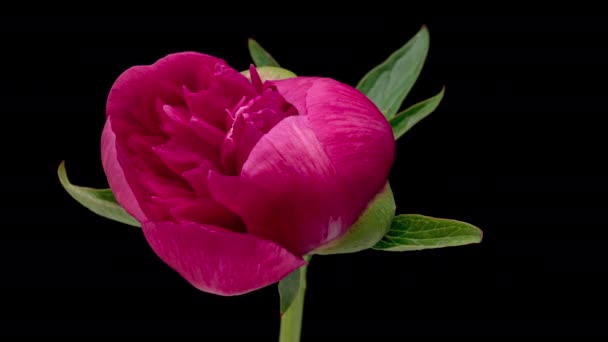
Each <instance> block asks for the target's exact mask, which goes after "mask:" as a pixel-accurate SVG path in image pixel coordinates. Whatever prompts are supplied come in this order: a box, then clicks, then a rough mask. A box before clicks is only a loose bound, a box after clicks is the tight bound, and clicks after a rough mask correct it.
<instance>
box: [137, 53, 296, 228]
mask: <svg viewBox="0 0 608 342" xmlns="http://www.w3.org/2000/svg"><path fill="white" fill-rule="evenodd" d="M251 79H252V81H251V82H250V81H249V80H247V79H246V78H245V77H244V76H243V75H241V74H240V73H238V72H237V71H235V70H234V69H230V68H227V67H225V66H223V65H220V64H218V66H216V68H215V71H214V73H213V74H212V75H210V77H209V82H208V83H207V84H205V85H204V86H203V87H201V88H203V89H192V90H193V91H191V89H189V88H187V87H186V86H183V87H181V94H178V95H179V96H175V92H173V94H174V95H173V96H167V95H165V94H163V95H164V96H163V97H161V96H158V97H157V98H156V99H155V103H154V105H153V108H150V110H151V112H152V113H154V114H156V115H154V117H152V118H150V117H148V118H144V119H140V120H137V121H139V122H138V125H137V126H138V127H137V128H134V129H132V130H129V132H128V134H126V135H127V137H126V147H127V148H126V152H127V154H129V155H130V156H131V158H129V159H131V160H133V161H134V165H132V166H133V169H134V170H136V172H135V175H136V177H137V178H138V182H140V183H141V184H142V189H141V190H142V191H141V192H140V193H139V194H138V195H139V196H138V197H139V198H148V199H149V200H147V201H144V202H145V204H144V205H143V206H142V209H143V210H144V211H145V212H146V214H147V215H148V216H149V217H151V218H154V219H155V220H169V221H174V222H182V221H192V222H197V223H207V224H214V225H218V226H223V227H226V228H231V229H234V230H240V231H242V230H244V225H243V223H242V222H241V220H240V218H239V217H238V216H236V215H234V214H233V213H231V212H230V211H229V210H228V209H226V208H224V207H223V206H221V205H220V204H218V203H216V202H215V201H214V200H213V199H212V198H211V196H210V194H209V190H208V187H207V175H208V173H209V171H210V170H212V171H214V172H219V173H222V174H225V175H238V174H240V172H241V169H242V167H243V165H244V164H245V163H246V162H247V158H248V156H249V154H250V152H251V150H252V149H253V148H254V147H255V145H256V144H257V142H258V141H259V140H260V139H261V138H262V137H263V136H264V134H266V133H268V132H269V131H270V130H271V129H272V128H273V127H274V126H275V125H276V124H277V123H279V122H280V121H281V120H283V119H284V118H286V117H288V116H290V115H297V111H296V109H295V108H294V107H293V106H291V105H290V104H289V103H287V102H286V101H285V100H284V99H283V97H282V96H281V95H280V94H279V93H278V92H277V91H276V89H274V88H273V86H272V85H270V84H268V83H266V84H263V83H262V81H261V80H260V78H259V75H258V74H257V72H256V71H255V69H253V68H252V70H251ZM154 122H155V124H151V123H154ZM125 124H126V123H125ZM129 125H131V123H129Z"/></svg>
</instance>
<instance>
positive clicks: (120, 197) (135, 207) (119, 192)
mask: <svg viewBox="0 0 608 342" xmlns="http://www.w3.org/2000/svg"><path fill="white" fill-rule="evenodd" d="M101 161H102V164H103V169H104V172H105V174H106V177H107V178H108V183H109V184H110V189H111V190H112V193H113V194H114V197H116V200H117V201H118V203H119V204H120V205H121V206H122V207H123V208H125V210H126V211H127V212H128V213H129V214H131V216H133V217H135V218H136V219H137V220H138V221H139V222H140V223H141V222H145V221H147V218H146V215H144V213H143V211H142V210H141V208H140V206H139V204H138V203H137V200H136V199H135V195H133V191H132V190H131V187H130V186H129V184H128V183H127V179H126V178H125V173H124V171H123V169H122V167H121V165H120V163H119V162H118V158H117V153H116V135H115V134H114V132H113V131H112V123H111V121H110V118H108V119H107V120H106V124H105V126H104V128H103V133H102V135H101Z"/></svg>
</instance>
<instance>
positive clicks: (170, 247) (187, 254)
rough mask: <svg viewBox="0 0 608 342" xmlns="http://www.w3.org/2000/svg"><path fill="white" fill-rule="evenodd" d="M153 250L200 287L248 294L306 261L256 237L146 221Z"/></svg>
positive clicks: (194, 284)
mask: <svg viewBox="0 0 608 342" xmlns="http://www.w3.org/2000/svg"><path fill="white" fill-rule="evenodd" d="M143 231H144V235H145V236H146V239H147V240H148V243H149V244H150V246H151V247H152V249H153V250H154V252H155V253H156V254H157V255H158V256H159V257H160V258H161V259H162V260H163V261H164V262H165V263H167V264H168V265H169V266H171V267H172V268H173V269H174V270H175V271H177V272H178V273H179V274H181V275H182V277H184V278H185V279H186V280H187V281H188V282H190V283H191V284H192V285H193V286H194V287H196V288H197V289H199V290H201V291H205V292H209V293H214V294H218V295H224V296H232V295H239V294H244V293H247V292H250V291H253V290H257V289H259V288H262V287H265V286H267V285H270V284H272V283H275V282H278V281H279V280H281V279H283V278H284V277H285V276H287V275H288V274H289V273H290V272H291V271H293V270H295V269H297V268H298V267H300V266H302V265H304V264H305V261H304V260H302V259H300V258H298V257H296V256H294V255H293V254H291V253H289V252H288V251H287V250H285V249H283V248H281V247H280V246H278V245H277V244H275V243H273V242H270V241H266V240H262V239H259V238H256V237H254V236H252V235H248V234H241V233H236V232H232V231H228V230H225V229H222V228H219V227H214V226H203V225H200V224H196V223H182V224H176V223H170V222H161V223H152V222H149V223H146V224H144V225H143Z"/></svg>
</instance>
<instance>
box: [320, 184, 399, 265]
mask: <svg viewBox="0 0 608 342" xmlns="http://www.w3.org/2000/svg"><path fill="white" fill-rule="evenodd" d="M394 216H395V199H394V198H393V191H392V190H391V186H390V184H389V183H388V182H386V185H385V186H384V189H383V190H382V192H380V193H379V194H378V195H376V197H375V198H374V199H373V200H372V201H371V203H370V204H369V205H368V206H367V209H365V211H364V212H363V214H361V216H360V217H359V218H358V219H357V221H356V222H355V223H354V224H353V225H352V227H351V228H350V229H349V230H348V231H347V232H346V233H345V234H344V235H343V236H341V237H340V238H339V239H337V240H334V241H331V242H329V243H328V244H326V245H323V246H321V247H320V248H317V249H316V250H314V251H313V252H311V254H321V255H329V254H344V253H355V252H359V251H362V250H364V249H369V248H371V247H373V246H374V245H375V244H376V243H377V242H378V241H379V240H380V239H382V237H383V236H384V235H385V234H386V233H387V232H388V230H389V229H390V228H391V222H392V220H393V217H394Z"/></svg>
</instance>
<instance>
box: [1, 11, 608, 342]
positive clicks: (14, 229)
mask: <svg viewBox="0 0 608 342" xmlns="http://www.w3.org/2000/svg"><path fill="white" fill-rule="evenodd" d="M216 14H217V13H216ZM399 15H400V16H399V17H395V18H391V17H387V16H386V15H384V16H353V17H330V16H326V17H315V18H310V17H298V16H293V17H274V16H270V15H269V16H268V17H263V16H254V15H252V16H249V17H247V18H241V17H229V16H225V17H222V16H217V15H215V14H214V15H213V16H211V15H205V14H202V13H201V14H199V15H198V16H197V17H194V16H181V17H169V16H165V17H161V16H157V17H148V18H139V17H105V18H101V17H44V18H42V17H11V18H8V17H7V18H3V20H2V23H1V24H0V25H2V26H0V27H1V31H0V35H1V36H2V51H3V52H2V72H1V73H2V75H1V76H0V79H2V92H1V94H0V96H1V97H2V98H1V104H2V107H1V109H0V113H1V115H2V118H0V120H1V121H0V122H1V123H2V134H1V138H2V145H1V146H2V173H3V176H2V180H3V182H2V184H3V187H2V192H3V199H4V200H5V201H6V202H5V203H3V204H2V209H1V210H2V220H3V221H2V231H1V234H0V272H1V273H0V277H1V278H0V314H1V316H2V318H1V320H0V334H1V335H4V334H6V335H46V336H50V335H89V336H103V335H114V336H125V335H126V336H129V335H136V336H144V335H154V336H181V335H196V336H199V340H201V341H203V340H210V341H220V340H224V339H232V338H241V337H242V338H245V337H260V340H264V341H276V340H277V336H278V328H279V316H278V296H277V291H276V287H275V286H271V287H268V288H265V289H262V290H260V291H257V292H254V293H250V294H247V295H244V296H239V297H219V296H214V295H210V294H206V293H202V292H199V291H197V290H195V289H194V288H192V287H191V286H190V285H189V284H187V283H186V281H184V280H183V279H181V278H180V277H179V276H178V275H177V274H176V273H174V272H173V271H172V270H170V269H169V268H168V267H167V266H166V265H164V264H163V263H162V262H161V261H160V260H159V259H158V258H157V257H156V256H155V255H154V254H153V253H152V251H151V249H150V248H149V247H148V245H147V244H146V242H145V240H144V238H143V236H142V234H141V231H140V230H138V229H136V228H132V227H129V226H125V225H121V224H118V223H114V222H112V221H109V220H106V219H103V218H100V217H97V216H96V215H94V214H92V213H90V212H89V211H88V210H86V209H85V208H83V207H81V206H80V205H79V204H78V203H76V202H75V201H74V200H72V199H71V198H70V197H69V196H68V195H67V194H66V193H65V192H64V191H63V189H62V188H61V187H60V185H59V182H58V181H57V178H56V168H57V166H58V164H59V162H60V161H61V160H64V159H65V160H66V165H67V168H68V173H69V175H70V178H71V180H72V181H73V182H74V183H75V184H80V185H88V186H93V187H105V186H106V185H107V183H106V181H105V178H104V175H103V171H102V168H101V161H100V152H99V140H100V134H101V130H102V127H103V123H104V119H105V114H104V109H105V100H106V96H107V93H108V91H109V89H110V87H111V85H112V83H113V81H114V80H115V78H116V77H117V76H118V75H119V74H120V73H121V72H122V71H124V70H125V69H127V68H128V67H130V66H132V65H136V64H149V63H152V62H154V61H155V60H156V59H158V58H161V57H162V56H164V55H166V54H168V53H171V52H177V51H184V50H192V51H199V52H205V53H208V54H212V55H215V56H218V57H221V58H223V59H225V60H226V61H227V62H228V63H229V64H231V65H232V66H233V67H235V68H236V69H239V70H240V69H245V68H246V67H248V65H249V63H250V59H249V55H248V52H247V44H246V43H247V38H248V37H253V38H255V39H257V40H258V41H259V42H260V43H261V44H262V45H263V46H264V47H266V48H267V49H268V50H269V51H270V52H271V53H272V54H273V55H274V56H275V58H276V59H277V60H278V61H279V62H280V63H281V64H282V66H284V67H286V68H288V69H291V70H293V71H295V72H296V73H298V74H300V75H321V76H329V77H332V78H336V79H338V80H340V81H342V82H345V83H349V84H352V85H354V84H356V82H357V81H358V80H359V78H360V77H361V76H363V75H364V74H365V72H366V71H367V70H369V69H370V68H372V67H373V66H375V65H376V64H378V63H380V62H381V61H382V60H384V59H385V58H386V57H387V56H388V54H390V53H391V52H392V51H393V50H395V49H397V48H398V47H399V46H401V45H402V44H403V43H405V42H406V41H407V40H408V39H409V38H410V37H412V36H413V35H414V34H415V33H416V32H417V30H418V29H419V28H420V26H421V25H422V24H426V25H427V26H428V27H429V30H430V33H431V48H430V52H429V56H428V59H427V63H426V64H425V67H424V70H423V72H422V74H421V76H420V78H419V81H418V82H417V85H416V86H415V88H414V89H413V91H412V92H411V93H410V95H409V96H408V98H407V99H406V103H405V105H406V106H407V105H410V104H413V103H415V102H417V101H419V100H422V99H425V98H427V97H430V96H432V95H434V94H436V93H437V92H438V91H439V90H440V89H441V87H442V86H443V85H445V86H446V96H445V98H444V100H443V102H442V104H441V106H440V107H439V109H438V110H437V111H436V112H435V113H434V114H433V115H431V116H430V117H429V118H427V119H425V120H424V121H422V122H421V123H420V124H418V125H417V126H416V127H415V128H414V129H413V130H411V131H410V132H408V134H407V135H406V136H404V137H403V138H401V139H400V140H399V142H398V144H397V161H396V163H395V165H394V167H393V170H392V173H391V177H390V180H391V183H392V184H393V189H394V191H395V197H396V200H397V205H398V208H397V212H398V213H422V214H427V215H432V216H438V217H448V218H456V219H460V220H464V221H468V222H471V223H473V224H475V225H477V226H479V227H481V228H482V229H483V230H484V241H483V243H481V244H479V245H470V246H464V247H455V248H446V249H437V250H428V251H421V252H413V253H387V252H379V251H367V252H363V253H359V254H353V255H342V256H327V257H316V258H314V259H313V261H312V263H311V267H310V269H309V291H308V293H307V297H306V301H307V302H306V309H305V321H304V332H303V337H302V340H303V341H315V340H320V339H323V338H326V337H330V336H335V337H339V338H340V340H342V339H347V338H349V337H370V338H373V340H399V341H400V340H411V338H413V337H417V336H475V335H479V336H537V335H561V336H564V335H572V336H584V335H602V334H604V335H605V334H606V330H607V329H606V323H607V322H606V309H605V308H606V305H608V300H607V295H606V289H607V285H608V283H607V281H606V280H605V276H606V275H607V271H608V270H607V268H606V260H607V259H606V256H607V255H606V237H607V235H606V229H607V228H608V227H607V225H606V221H605V220H606V215H605V214H606V211H607V210H606V209H607V206H606V195H607V191H606V190H607V182H606V174H607V173H606V171H607V168H606V166H604V165H603V163H604V162H605V159H606V148H605V146H607V144H606V143H607V141H606V140H607V139H606V133H605V132H606V125H604V124H603V121H602V119H603V117H604V116H605V115H606V113H607V112H606V109H605V105H606V101H605V98H606V90H607V89H606V88H607V87H606V86H605V79H606V77H607V76H608V73H607V72H606V68H605V66H604V64H605V63H606V60H607V58H606V57H608V55H607V53H606V52H607V51H606V49H607V47H606V42H607V40H606V36H607V30H606V28H605V27H603V26H602V25H601V24H602V22H603V21H605V20H606V18H601V17H591V16H587V17H580V16H579V17H575V16H569V17H564V16H562V17H557V16H553V17H549V16H545V17H541V16H535V17H532V16H527V17H526V16H519V17H515V16H511V17H503V16H483V15H478V16H436V17H430V16H416V15H407V14H403V13H399Z"/></svg>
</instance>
